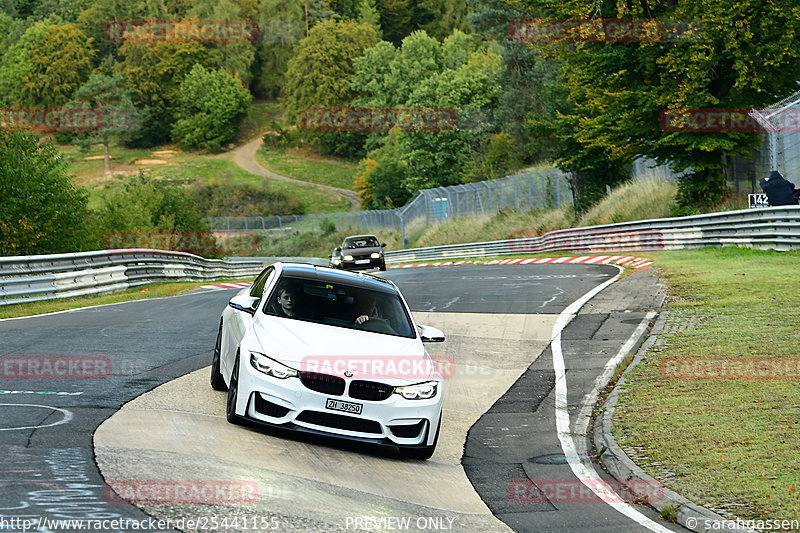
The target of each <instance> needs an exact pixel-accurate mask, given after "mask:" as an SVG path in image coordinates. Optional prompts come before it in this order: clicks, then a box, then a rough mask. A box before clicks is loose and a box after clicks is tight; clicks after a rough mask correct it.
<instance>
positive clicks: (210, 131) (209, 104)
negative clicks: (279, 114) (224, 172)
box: [172, 65, 252, 150]
mask: <svg viewBox="0 0 800 533" xmlns="http://www.w3.org/2000/svg"><path fill="white" fill-rule="evenodd" d="M251 99H252V97H251V96H250V93H249V92H248V91H247V89H245V88H244V87H242V84H241V82H240V81H239V80H238V79H236V78H232V77H231V76H230V75H229V74H228V73H227V72H225V71H224V70H223V69H219V70H206V69H205V68H203V67H202V66H200V65H195V66H194V68H193V69H192V71H191V72H190V73H189V75H188V76H186V79H185V80H184V81H183V83H182V84H181V86H180V89H179V91H178V106H179V108H178V113H177V117H178V120H177V122H175V126H174V127H173V128H172V138H173V140H175V141H177V142H178V143H180V144H181V146H184V147H186V148H192V149H198V148H199V149H201V150H219V149H220V147H221V146H222V144H223V143H226V142H229V141H231V140H233V139H234V137H236V133H237V132H238V131H239V124H240V123H241V121H242V119H244V117H245V116H246V115H247V108H248V106H249V105H250V100H251Z"/></svg>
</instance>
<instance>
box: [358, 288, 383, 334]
mask: <svg viewBox="0 0 800 533" xmlns="http://www.w3.org/2000/svg"><path fill="white" fill-rule="evenodd" d="M359 312H360V314H359V315H358V317H356V325H358V326H360V325H361V324H363V323H364V322H367V321H368V320H369V319H370V318H383V317H382V316H381V314H380V312H379V311H378V302H377V300H376V299H375V296H374V295H372V294H367V295H365V296H363V297H362V298H361V300H360V306H359Z"/></svg>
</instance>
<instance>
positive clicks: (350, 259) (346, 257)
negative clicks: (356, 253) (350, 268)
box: [344, 255, 353, 261]
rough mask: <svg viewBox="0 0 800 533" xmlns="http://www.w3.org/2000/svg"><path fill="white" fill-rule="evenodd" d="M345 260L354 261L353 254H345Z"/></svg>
mask: <svg viewBox="0 0 800 533" xmlns="http://www.w3.org/2000/svg"><path fill="white" fill-rule="evenodd" d="M344 260H345V261H352V260H353V256H352V255H346V256H344Z"/></svg>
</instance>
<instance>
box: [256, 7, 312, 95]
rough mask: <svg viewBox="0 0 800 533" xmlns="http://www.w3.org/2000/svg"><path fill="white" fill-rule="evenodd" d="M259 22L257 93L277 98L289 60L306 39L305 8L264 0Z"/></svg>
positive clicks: (280, 91) (281, 88)
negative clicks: (302, 39)
mask: <svg viewBox="0 0 800 533" xmlns="http://www.w3.org/2000/svg"><path fill="white" fill-rule="evenodd" d="M258 21H259V28H260V29H261V40H260V43H259V46H258V52H257V54H256V65H255V77H256V79H255V84H254V85H255V92H256V93H257V94H259V95H261V96H265V97H267V98H276V97H278V96H280V95H281V93H282V91H283V86H284V83H285V75H286V67H287V64H288V63H289V59H291V57H292V55H294V49H295V46H296V45H297V43H298V41H300V39H301V37H302V36H304V35H305V21H304V14H303V4H302V3H300V2H294V1H291V0H261V1H260V3H259V9H258Z"/></svg>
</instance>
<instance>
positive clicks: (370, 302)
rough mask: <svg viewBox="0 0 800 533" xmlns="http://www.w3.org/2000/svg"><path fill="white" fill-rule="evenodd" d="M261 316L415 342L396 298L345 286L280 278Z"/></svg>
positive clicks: (403, 309) (379, 292)
mask: <svg viewBox="0 0 800 533" xmlns="http://www.w3.org/2000/svg"><path fill="white" fill-rule="evenodd" d="M264 312H265V313H266V314H268V315H272V316H280V317H285V318H289V319H295V320H303V321H306V322H316V323H319V324H327V325H330V326H337V327H343V328H349V329H356V330H361V331H372V332H375V333H384V334H386V335H396V336H400V337H409V338H414V329H413V326H412V323H411V320H410V318H409V316H408V314H407V313H406V310H405V307H404V306H403V303H402V301H401V300H400V297H399V296H398V295H397V294H393V293H388V292H382V291H376V290H370V289H365V288H363V287H356V286H352V285H347V284H344V283H336V282H330V281H319V280H311V279H305V278H295V277H287V276H285V277H283V278H282V279H281V280H280V282H279V283H278V284H277V286H276V287H275V290H273V291H272V294H271V295H270V297H269V302H268V303H267V305H266V306H265V307H264Z"/></svg>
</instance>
